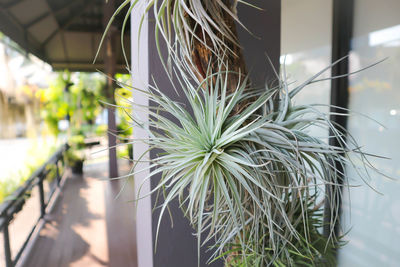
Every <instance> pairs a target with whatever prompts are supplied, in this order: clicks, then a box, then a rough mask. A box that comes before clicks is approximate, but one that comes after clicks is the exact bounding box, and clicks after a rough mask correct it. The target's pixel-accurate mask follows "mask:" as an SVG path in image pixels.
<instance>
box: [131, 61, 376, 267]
mask: <svg viewBox="0 0 400 267" xmlns="http://www.w3.org/2000/svg"><path fill="white" fill-rule="evenodd" d="M174 62H178V63H179V62H180V61H178V60H177V59H176V58H175V60H174ZM183 66H185V64H184V63H182V62H181V63H180V64H177V68H178V71H177V73H180V74H181V75H180V78H179V82H180V86H179V88H181V92H183V97H185V98H186V100H187V101H188V103H189V106H185V105H183V104H180V102H177V101H173V100H171V99H170V98H169V97H168V96H166V95H165V94H164V93H163V92H162V90H160V89H159V88H157V87H152V88H151V90H150V92H146V91H141V92H142V93H144V94H147V96H148V97H149V98H150V100H151V101H153V102H154V103H156V107H150V108H149V110H150V114H151V117H152V119H151V121H150V123H149V124H146V122H140V118H134V117H132V119H133V123H135V124H137V125H139V126H142V127H144V128H145V129H147V130H148V133H149V135H150V139H149V140H141V141H143V142H147V143H148V144H149V146H150V147H151V148H157V149H161V150H162V151H163V153H160V154H159V155H158V157H157V158H155V159H152V160H151V165H150V167H149V168H151V169H152V171H151V173H150V175H149V176H148V177H147V178H146V179H151V177H152V176H154V175H155V174H161V175H162V179H161V181H160V183H159V184H158V186H157V187H155V188H154V189H153V190H152V192H151V193H155V192H157V191H159V190H161V192H162V193H163V194H164V200H163V202H162V204H161V206H160V209H161V214H160V217H159V222H158V226H159V225H160V221H161V219H162V216H163V215H164V213H165V212H166V211H167V209H168V204H169V203H170V202H171V201H172V200H174V199H178V200H179V203H180V207H181V208H182V210H183V212H184V214H185V216H186V217H187V218H188V219H189V221H190V223H191V225H192V226H193V227H194V229H196V231H197V238H198V239H197V240H198V247H199V249H200V246H201V245H202V244H205V243H206V242H208V241H210V240H212V241H211V242H213V243H214V244H215V246H214V247H213V249H214V254H213V257H212V258H213V259H214V258H217V257H220V256H224V255H225V256H229V255H231V254H235V253H236V254H237V255H240V258H241V260H240V262H241V264H244V265H238V266H254V264H255V263H254V262H255V261H252V258H254V257H255V258H256V259H257V260H258V261H259V262H260V263H259V264H258V265H259V266H264V265H267V264H270V263H272V262H274V261H275V262H277V261H278V260H280V261H281V262H282V263H284V264H289V265H291V264H296V262H294V260H293V259H294V258H295V257H299V255H301V259H302V260H305V262H309V263H310V264H313V263H314V262H315V260H318V259H319V258H321V257H326V256H324V253H325V252H326V249H327V248H332V246H333V243H330V242H332V241H335V238H336V237H335V236H333V235H332V236H330V237H328V238H323V237H322V235H321V234H319V232H318V231H317V230H318V229H317V228H318V227H321V226H322V222H321V218H322V214H321V213H318V212H319V210H318V208H316V205H317V203H315V202H316V197H317V196H318V195H319V194H323V193H324V191H323V190H322V188H324V187H325V185H330V186H332V185H336V186H333V187H332V188H333V190H340V187H341V186H343V185H342V184H341V183H340V182H339V179H340V177H341V175H342V173H341V172H340V171H339V170H338V169H339V168H338V166H339V165H340V166H341V167H346V166H351V167H353V168H355V169H356V170H360V168H361V169H363V168H370V169H374V167H373V166H372V165H371V164H370V163H369V162H368V160H367V158H366V155H365V154H364V153H363V152H362V151H361V150H360V149H359V146H358V145H357V143H356V142H355V140H354V139H352V138H351V136H349V137H348V138H347V141H346V140H345V139H344V136H343V132H342V133H341V132H338V131H337V129H336V128H335V127H334V125H332V123H331V122H330V121H329V114H325V113H322V112H321V111H320V110H319V109H318V108H317V107H316V106H314V105H298V106H296V105H293V104H292V100H293V98H294V97H295V95H296V94H297V93H298V92H299V91H300V90H302V89H303V88H305V87H306V86H307V85H308V84H310V83H313V82H315V81H317V80H316V79H317V78H318V76H319V75H320V74H321V73H322V72H320V73H318V74H317V75H315V76H314V77H312V78H310V79H309V80H307V81H305V82H304V83H303V84H301V85H299V86H297V87H295V88H293V89H292V90H290V91H289V88H288V85H287V84H288V82H287V80H286V77H285V76H283V77H282V78H281V82H280V83H279V85H278V86H276V87H272V88H269V87H265V88H261V89H252V90H249V88H246V86H247V85H248V83H247V77H243V80H242V81H241V83H240V84H239V85H238V88H237V90H236V91H235V92H234V93H233V94H227V88H226V84H227V77H228V75H226V74H227V73H226V72H225V71H220V72H218V73H212V74H210V75H209V76H208V77H207V78H206V79H205V80H204V81H202V82H199V81H196V80H192V79H191V78H190V77H192V76H191V75H190V69H189V68H188V67H187V68H184V67H183ZM330 67H331V66H329V67H328V68H330ZM328 68H327V69H328ZM325 70H326V69H325ZM185 73H186V74H187V73H189V75H188V76H187V75H185ZM134 90H139V89H134ZM249 99H255V100H254V101H252V102H251V104H248V105H247V107H246V108H245V109H244V110H243V111H242V112H240V113H239V114H235V113H234V107H236V106H238V105H241V104H242V103H248V101H247V100H249ZM277 99H278V101H277ZM137 108H140V105H137ZM160 111H161V112H160ZM171 116H172V117H173V118H174V119H173V120H172V119H170V117H171ZM311 126H314V127H322V128H324V129H328V130H329V129H330V130H331V131H332V133H333V138H336V139H338V140H339V143H340V144H341V146H332V145H329V144H327V143H326V141H325V140H323V139H321V138H318V137H315V136H312V135H311V134H309V133H308V131H307V130H308V128H309V127H311ZM134 142H135V141H134ZM356 162H357V164H356ZM141 171H142V170H134V173H133V174H137V173H139V172H141ZM359 173H360V177H361V179H364V177H363V176H362V175H365V174H368V173H367V172H363V171H362V170H360V172H359ZM345 186H346V185H345ZM334 193H335V192H334ZM336 193H340V192H339V191H338V192H336ZM142 197H144V196H138V198H142ZM329 205H330V210H331V212H332V216H331V218H332V221H331V225H334V223H335V221H336V220H337V218H338V209H337V207H338V205H337V203H333V202H332V203H329ZM157 229H158V227H157ZM332 230H333V229H332ZM157 234H158V233H157ZM332 234H333V231H332ZM316 241H318V242H319V244H318V246H319V247H318V248H316V247H315V245H313V242H316ZM322 241H323V242H322ZM321 242H322V243H321ZM321 244H322V245H321ZM299 246H301V247H299ZM226 252H229V253H226ZM234 252H235V253H234ZM329 253H330V255H329V257H332V255H333V254H332V253H333V250H332V249H330V250H329ZM249 255H251V257H250V258H249ZM199 257H200V255H199ZM230 257H232V256H230ZM228 260H229V259H228ZM236 261H237V260H236ZM246 261H249V262H247V263H246ZM251 261H252V262H253V263H250V262H251ZM231 264H232V266H233V260H231Z"/></svg>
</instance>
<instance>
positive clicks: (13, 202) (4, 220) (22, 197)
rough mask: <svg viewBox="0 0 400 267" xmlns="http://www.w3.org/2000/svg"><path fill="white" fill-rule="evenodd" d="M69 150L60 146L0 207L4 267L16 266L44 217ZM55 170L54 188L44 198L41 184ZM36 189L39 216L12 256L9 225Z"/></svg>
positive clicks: (65, 146) (66, 146)
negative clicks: (37, 192)
mask: <svg viewBox="0 0 400 267" xmlns="http://www.w3.org/2000/svg"><path fill="white" fill-rule="evenodd" d="M68 149H69V146H68V144H64V145H62V146H61V147H60V148H59V149H58V150H57V151H56V152H55V153H54V154H53V155H52V156H51V157H50V158H49V159H48V160H47V161H46V162H45V163H44V164H43V165H42V166H41V167H40V168H38V169H37V170H36V171H34V173H33V174H32V175H31V176H30V177H29V179H28V180H26V181H25V182H24V184H23V185H22V186H20V187H19V188H18V189H17V190H15V191H14V193H13V194H11V196H9V197H7V200H6V201H4V202H3V203H2V204H1V205H0V230H1V231H2V232H3V241H4V256H5V262H6V267H13V266H15V265H16V263H17V262H18V260H19V259H20V257H21V255H22V253H23V252H24V250H25V248H26V246H27V245H28V242H29V241H30V239H31V237H32V235H33V233H34V232H35V230H36V228H37V226H38V225H39V222H40V221H41V220H42V219H43V217H44V216H45V215H46V208H47V206H48V205H49V203H50V201H51V200H52V198H53V195H54V192H55V191H56V189H57V188H59V187H60V182H61V178H62V174H61V171H62V170H65V162H64V153H65V152H66V151H67V150H68ZM60 165H61V166H60ZM54 168H55V179H56V180H55V186H52V187H51V188H50V191H49V193H48V195H47V197H46V195H45V189H44V184H43V182H44V181H45V180H46V179H47V178H48V176H49V173H50V172H52V171H54ZM35 187H38V190H39V201H40V216H39V219H38V220H37V221H36V223H35V224H34V226H33V227H32V229H31V231H30V232H29V234H28V236H27V238H26V240H25V241H24V243H23V244H22V246H21V247H20V248H19V251H18V252H17V254H16V255H15V256H14V258H13V256H12V255H11V254H12V253H11V246H10V235H9V225H10V223H11V222H12V220H13V219H14V217H15V215H16V214H18V213H19V212H20V211H21V210H22V208H23V207H24V204H25V202H26V200H27V199H28V198H29V196H30V192H31V191H32V190H33V189H34V188H35Z"/></svg>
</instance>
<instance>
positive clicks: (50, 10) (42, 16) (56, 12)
mask: <svg viewBox="0 0 400 267" xmlns="http://www.w3.org/2000/svg"><path fill="white" fill-rule="evenodd" d="M79 1H82V0H73V1H70V2H68V3H67V4H65V5H64V6H62V7H60V8H59V9H56V10H52V9H51V7H50V5H49V3H48V2H47V6H48V7H49V11H47V12H45V13H43V14H42V15H40V16H39V17H37V18H35V19H33V20H32V21H30V22H28V23H27V24H25V25H24V27H25V28H27V29H29V28H30V27H32V26H33V25H35V24H36V23H38V22H40V21H42V20H43V19H45V18H47V17H48V16H50V15H53V16H54V17H55V18H56V15H58V14H59V13H61V12H63V11H65V10H67V9H68V8H70V7H71V6H72V5H73V4H75V3H77V2H79ZM56 19H57V18H56Z"/></svg>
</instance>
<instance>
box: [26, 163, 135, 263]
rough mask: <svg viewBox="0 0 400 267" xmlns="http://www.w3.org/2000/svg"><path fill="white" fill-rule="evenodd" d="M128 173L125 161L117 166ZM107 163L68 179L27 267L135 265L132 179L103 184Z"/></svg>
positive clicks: (90, 165) (40, 234)
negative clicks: (121, 190) (123, 187)
mask: <svg viewBox="0 0 400 267" xmlns="http://www.w3.org/2000/svg"><path fill="white" fill-rule="evenodd" d="M119 165H120V175H122V174H124V173H128V171H129V167H130V166H129V163H128V161H127V160H123V161H120V162H119ZM107 166H108V165H107V162H106V161H100V162H99V160H97V162H93V161H92V162H91V163H89V164H86V165H85V167H84V175H83V176H81V175H73V176H72V177H69V178H67V179H66V182H65V185H64V188H63V190H62V194H61V195H60V197H59V199H58V201H57V203H56V204H55V206H54V208H53V211H52V212H51V213H50V214H49V215H47V216H46V221H47V223H46V224H45V225H44V227H43V228H42V230H41V231H40V233H39V236H38V238H37V240H36V242H35V243H34V244H33V247H32V250H31V252H30V253H29V255H28V256H27V258H26V260H25V261H24V265H23V266H25V267H64V266H74V267H91V266H113V267H130V266H132V267H134V266H136V241H135V240H136V234H135V219H134V216H135V213H134V203H132V202H129V201H130V200H132V199H133V197H134V194H133V191H134V190H133V181H129V180H128V181H127V186H125V189H124V190H123V192H122V194H121V195H120V196H119V198H118V199H115V197H116V195H117V194H118V193H119V191H120V189H121V187H122V186H123V184H124V183H125V180H114V181H105V180H101V179H105V178H106V177H107Z"/></svg>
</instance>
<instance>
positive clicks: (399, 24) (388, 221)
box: [339, 0, 400, 267]
mask: <svg viewBox="0 0 400 267" xmlns="http://www.w3.org/2000/svg"><path fill="white" fill-rule="evenodd" d="M383 3H384V4H383ZM399 11H400V1H397V0H387V1H383V2H382V1H375V0H356V1H355V14H354V16H355V17H354V36H353V40H352V51H351V56H350V68H351V70H356V69H359V68H361V67H365V66H367V65H369V64H372V63H374V62H376V61H378V60H380V59H383V58H385V57H388V60H386V61H385V62H383V63H381V64H379V65H378V66H376V67H373V68H371V69H369V70H366V71H364V72H362V73H360V74H358V75H354V76H352V77H351V78H350V103H349V107H350V109H351V110H354V111H358V112H361V113H363V114H366V115H368V116H370V117H372V118H373V119H375V120H377V121H379V122H381V123H383V124H384V125H385V126H386V128H385V127H383V126H381V125H379V124H377V123H375V122H373V121H372V120H369V119H366V118H363V117H361V116H351V117H350V118H349V122H348V127H349V131H350V133H351V134H352V135H353V136H354V138H355V139H356V140H357V141H358V142H359V144H360V145H361V146H363V149H364V151H367V152H369V153H373V154H377V155H382V156H386V157H389V158H391V159H390V160H383V159H376V158H370V159H371V162H372V163H373V164H374V165H375V167H377V168H378V169H379V170H381V171H384V172H385V173H386V174H388V175H390V176H392V177H396V178H399V177H400V150H399V148H400V138H399V136H400V88H399V85H400V75H399V74H400V73H399V70H400V16H399ZM347 176H348V177H349V178H350V183H352V184H354V185H359V184H362V183H360V182H356V181H354V180H351V178H352V177H353V176H354V170H350V169H349V170H348V171H347ZM371 176H372V179H371V180H370V181H369V184H370V185H371V186H372V187H374V188H375V189H376V190H377V191H379V192H380V193H382V194H383V195H380V194H378V193H376V192H374V191H373V190H371V189H370V188H369V187H368V186H366V185H365V184H363V185H362V186H361V187H356V188H352V189H351V190H350V198H349V194H347V193H348V192H345V193H344V198H343V215H342V224H343V227H344V231H346V230H350V232H349V233H348V234H347V235H346V240H348V241H349V243H348V244H347V245H346V246H344V247H343V248H342V249H341V250H340V251H339V266H349V267H350V266H351V267H353V266H366V267H367V266H399V263H400V246H399V240H400V183H399V182H398V181H395V182H394V181H391V180H389V179H386V178H384V177H382V176H380V175H376V174H374V173H371Z"/></svg>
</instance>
